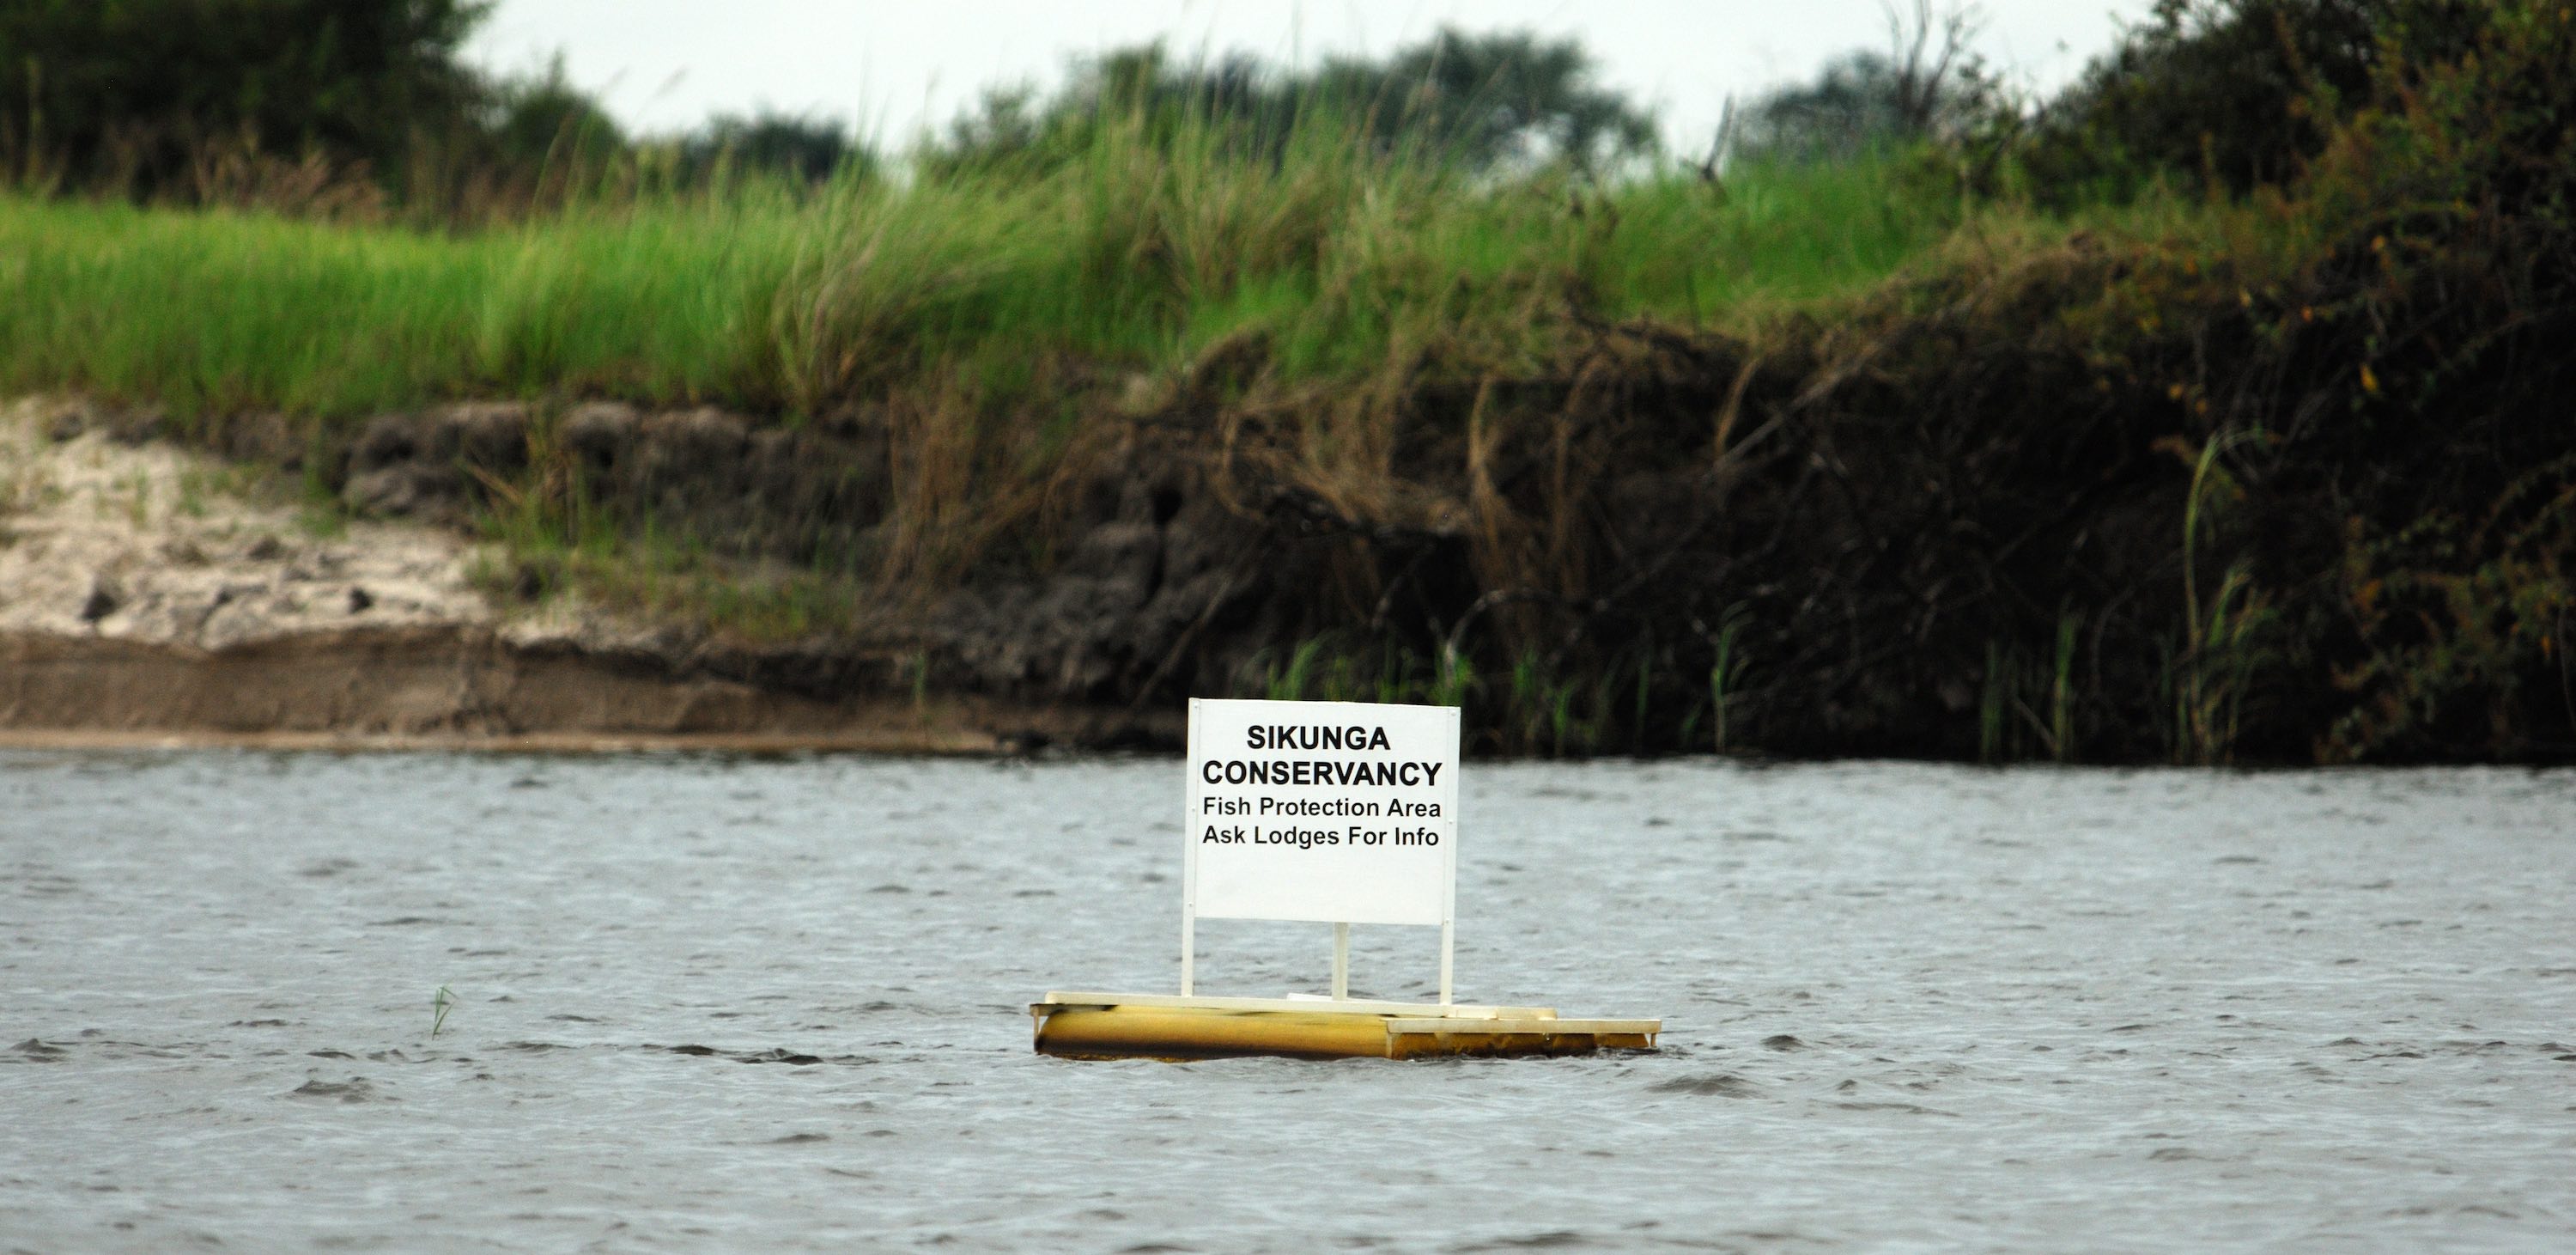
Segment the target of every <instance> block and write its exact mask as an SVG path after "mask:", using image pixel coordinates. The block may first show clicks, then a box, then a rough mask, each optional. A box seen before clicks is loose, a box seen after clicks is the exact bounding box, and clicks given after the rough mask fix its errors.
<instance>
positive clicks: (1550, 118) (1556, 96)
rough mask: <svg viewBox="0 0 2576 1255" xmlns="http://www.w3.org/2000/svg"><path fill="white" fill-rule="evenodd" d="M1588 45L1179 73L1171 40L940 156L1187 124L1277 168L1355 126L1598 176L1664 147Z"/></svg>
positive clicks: (997, 106) (1430, 51)
mask: <svg viewBox="0 0 2576 1255" xmlns="http://www.w3.org/2000/svg"><path fill="white" fill-rule="evenodd" d="M1591 74H1592V60H1591V57H1590V56H1589V55H1588V54H1587V53H1585V52H1584V51H1583V48H1582V45H1581V44H1580V43H1578V42H1576V41H1574V40H1570V39H1568V40H1544V39H1540V38H1539V37H1537V36H1535V35H1532V34H1529V33H1526V32H1517V33H1498V34H1481V35H1479V34H1468V33H1464V32H1460V31H1457V30H1453V29H1446V28H1444V29H1442V30H1441V31H1440V32H1439V33H1438V34H1436V35H1434V36H1433V37H1432V38H1430V39H1429V40H1426V41H1424V42H1422V43H1420V44H1416V45H1413V46H1410V47H1407V48H1401V49H1398V50H1396V51H1395V52H1394V53H1393V54H1391V55H1390V56H1388V57H1387V58H1385V59H1384V60H1376V59H1371V58H1364V57H1338V58H1333V59H1331V60H1328V61H1326V62H1325V63H1324V64H1323V65H1322V66H1320V67H1318V68H1317V69H1315V70H1314V71H1311V72H1308V73H1290V72H1284V71H1279V70H1276V69H1274V68H1272V67H1269V66H1267V65H1264V64H1263V63H1261V62H1259V61H1257V60H1254V59H1252V58H1249V57H1244V56H1239V55H1238V56H1230V57H1227V58H1224V59H1222V60H1219V61H1217V62H1214V63H1212V64H1199V65H1188V66H1184V65H1178V64H1176V63H1174V62H1173V61H1172V59H1171V58H1170V57H1169V56H1168V55H1167V54H1166V53H1165V51H1164V49H1163V47H1162V45H1160V44H1148V45H1144V46H1141V47H1135V48H1127V49H1121V50H1119V51H1116V52H1112V53H1109V54H1107V55H1105V56H1102V57H1098V58H1095V59H1092V60H1088V61H1084V62H1080V63H1078V64H1077V65H1076V67H1075V71H1074V74H1073V77H1072V79H1071V81H1070V82H1069V83H1068V84H1067V85H1066V86H1065V88H1064V89H1063V90H1062V91H1060V92H1058V93H1056V94H1055V95H1054V96H1053V97H1051V98H1048V99H1046V100H1043V101H1041V100H1039V99H1038V98H1037V96H1036V94H1035V93H1034V92H1032V91H1029V90H1027V89H1018V90H1010V91H1000V92H992V93H988V94H987V95H986V96H985V98H984V102H983V105H982V107H981V109H980V110H978V111H976V112H974V113H970V114H967V115H966V116H963V117H961V118H959V119H958V120H957V121H956V122H955V123H953V124H952V125H951V126H950V128H949V131H948V134H947V135H946V136H945V137H944V139H943V140H942V141H940V142H938V143H936V144H934V145H932V146H930V148H929V149H928V151H927V152H926V153H925V154H924V160H925V165H926V166H927V167H928V168H930V169H931V170H932V171H933V172H954V171H959V170H968V169H983V168H989V167H992V166H994V165H997V164H1004V163H1010V162H1039V163H1048V162H1055V161H1062V160H1065V159H1067V158H1069V157H1070V155H1071V154H1073V153H1076V152H1080V151H1082V150H1083V149H1085V148H1086V147H1088V146H1089V144H1090V142H1091V141H1092V139H1093V138H1094V137H1095V136H1096V135H1097V134H1098V133H1099V131H1100V128H1101V127H1103V126H1105V125H1115V126H1121V127H1141V128H1142V129H1143V131H1144V133H1145V134H1146V136H1147V137H1148V138H1149V139H1151V140H1154V141H1156V142H1162V141H1166V140H1168V139H1170V138H1172V137H1174V136H1177V135H1178V134H1180V133H1181V132H1182V130H1183V129H1184V128H1189V129H1193V130H1195V131H1196V132H1197V133H1200V134H1206V133H1208V132H1214V133H1215V135H1216V136H1217V138H1218V139H1219V141H1220V143H1221V146H1222V147H1223V148H1224V149H1226V150H1228V151H1231V152H1233V153H1235V154H1236V155H1238V156H1243V157H1246V158H1258V159H1268V160H1275V159H1277V157H1278V156H1279V155H1280V154H1281V152H1283V151H1284V149H1285V147H1286V145H1287V143H1288V141H1289V137H1290V136H1291V135H1292V134H1293V133H1294V132H1295V131H1296V130H1297V129H1298V128H1299V127H1301V126H1309V125H1314V126H1333V127H1347V128H1350V129H1352V130H1353V131H1355V132H1356V133H1357V134H1358V135H1359V136H1360V137H1361V138H1362V139H1363V141H1364V142H1366V143H1367V144H1368V145H1369V146H1370V147H1371V148H1373V149H1374V150H1376V151H1379V152H1396V151H1406V152H1410V153H1414V154H1417V155H1419V156H1422V157H1424V158H1425V159H1430V160H1439V161H1446V162H1454V163H1456V164H1458V165H1461V166H1464V167H1467V168H1469V169H1474V170H1492V169H1496V168H1501V167H1505V166H1514V165H1518V166H1531V165H1539V164H1547V163H1563V164H1565V165H1567V166H1570V167H1573V168H1576V169H1581V170H1596V169H1599V168H1602V167H1603V166H1605V165H1607V164H1609V163H1612V162H1615V161H1618V160H1620V159H1623V158H1626V157H1631V156H1636V155H1640V154H1644V153H1648V152H1651V151H1652V150H1653V147H1654V142H1655V127H1654V119H1653V118H1652V117H1651V116H1649V115H1648V114H1646V113H1645V112H1644V111H1642V110H1640V109H1637V108H1636V107H1634V106H1633V105H1631V104H1630V103H1629V102H1628V101H1627V99H1626V98H1625V97H1623V96H1621V95H1619V94H1618V93H1617V92H1614V91H1610V90H1607V89H1603V88H1598V87H1595V86H1593V85H1592V83H1591V81H1590V80H1591Z"/></svg>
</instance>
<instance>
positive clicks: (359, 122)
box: [0, 0, 491, 193]
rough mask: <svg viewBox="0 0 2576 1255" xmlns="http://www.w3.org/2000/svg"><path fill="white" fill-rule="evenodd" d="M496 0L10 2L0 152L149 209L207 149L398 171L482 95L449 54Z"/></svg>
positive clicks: (1, 58) (3, 24) (0, 23)
mask: <svg viewBox="0 0 2576 1255" xmlns="http://www.w3.org/2000/svg"><path fill="white" fill-rule="evenodd" d="M490 7H491V6H490V0H367V2H352V0H11V2H10V3H8V4H5V5H0V152H5V155H6V156H7V157H8V158H9V160H10V162H11V164H12V165H13V166H15V167H16V168H17V169H18V170H19V171H21V172H26V171H45V172H50V173H52V174H55V175H58V176H63V177H68V178H70V179H73V180H76V181H85V182H103V183H109V184H115V185H120V186H122V187H123V188H124V189H126V190H130V191H135V192H142V193H151V192H155V191H161V190H166V189H167V188H169V187H171V186H172V185H173V184H174V183H175V182H176V181H177V179H178V178H179V177H180V175H181V173H182V172H183V171H184V170H185V169H186V168H187V167H188V165H189V163H190V162H191V161H193V160H196V159H197V158H199V157H200V156H202V155H203V154H204V153H205V151H206V150H207V149H208V148H209V147H210V146H214V145H227V146H235V147H241V148H249V149H253V150H256V151H259V152H265V153H270V154H278V155H292V156H303V155H307V154H311V155H318V156H320V157H322V158H324V159H326V160H328V161H330V162H333V163H338V164H344V165H367V166H372V167H374V168H377V169H380V170H382V169H389V168H391V167H393V166H395V165H397V164H398V163H399V161H400V159H401V158H402V156H403V155H404V153H405V151H406V148H407V146H408V144H409V142H410V139H411V135H412V132H413V130H414V129H415V128H417V127H419V126H421V125H423V124H424V122H425V121H435V122H445V121H447V120H453V119H461V118H463V117H465V116H466V114H467V112H468V111H469V110H470V109H471V108H472V106H473V104H474V102H475V100H476V95H477V89H478V85H477V83H476V82H475V79H474V76H473V74H472V73H471V72H470V71H468V70H467V69H465V68H464V67H463V66H462V65H461V64H459V63H458V61H457V60H456V51H457V49H458V47H459V46H461V45H462V44H463V42H464V40H465V37H466V36H467V35H468V34H469V33H470V32H471V31H472V30H473V28H474V26H475V24H476V23H478V22H480V21H481V20H482V19H483V17H484V15H485V13H486V12H487V11H488V10H489V9H490Z"/></svg>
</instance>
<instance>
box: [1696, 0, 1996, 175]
mask: <svg viewBox="0 0 2576 1255" xmlns="http://www.w3.org/2000/svg"><path fill="white" fill-rule="evenodd" d="M1977 27H1978V18H1977V14H1976V12H1975V10H1973V9H1962V8H1952V9H1950V10H1948V11H1946V12H1944V13H1940V14H1937V15H1936V14H1935V13H1934V11H1933V8H1932V0H1915V4H1914V7H1913V9H1912V11H1911V12H1910V13H1908V12H1902V11H1899V10H1898V9H1897V8H1895V7H1894V5H1892V4H1891V5H1889V6H1888V8H1887V30H1888V50H1887V51H1886V52H1884V53H1881V52H1855V53H1851V54H1849V55H1847V56H1844V57H1842V58H1840V59H1838V60H1836V61H1834V62H1832V63H1831V64H1828V65H1827V66H1826V67H1825V69H1824V71H1823V72H1822V73H1820V74H1819V75H1817V77H1816V79H1815V81H1814V82H1811V83H1803V84H1799V85H1796V86H1792V87H1784V88H1781V89H1779V90H1777V91H1774V92H1771V93H1768V94H1766V95H1764V96H1763V97H1761V98H1760V99H1759V100H1757V101H1755V102H1754V103H1753V104H1752V105H1751V106H1750V107H1749V108H1747V109H1746V110H1744V112H1743V113H1742V114H1741V115H1740V117H1739V116H1733V115H1732V114H1731V116H1730V117H1729V119H1728V122H1727V124H1726V126H1725V127H1723V128H1721V134H1720V136H1719V138H1718V145H1719V148H1720V149H1721V150H1723V149H1730V148H1731V149H1734V150H1736V151H1738V152H1741V153H1745V154H1750V155H1759V156H1766V157H1773V158H1785V159H1790V160H1844V159H1848V158H1850V157H1853V156H1856V155H1858V154H1860V153H1862V152H1864V151H1867V150H1869V149H1873V148H1878V147H1882V146H1885V145H1888V144H1893V143H1903V142H1907V141H1911V140H1919V139H1930V138H1936V137H1940V136H1943V135H1946V134H1950V133H1954V132H1956V131H1958V130H1960V129H1962V128H1964V127H1966V126H1967V125H1969V124H1971V123H1972V122H1973V121H1975V120H1977V119H1978V118H1980V117H1981V116H1982V115H1984V114H1985V113H1987V112H1989V111H1991V109H1992V108H1993V107H1994V106H1995V104H1996V100H1997V88H1996V84H1995V82H1994V80H1993V79H1992V78H1991V77H1990V76H1988V75H1987V74H1986V73H1985V72H1984V70H1983V68H1982V67H1981V66H1979V65H1978V63H1977V61H1976V58H1975V57H1974V55H1973V54H1971V53H1970V52H1969V50H1968V44H1969V42H1970V41H1971V40H1973V39H1974V38H1975V37H1976V33H1977Z"/></svg>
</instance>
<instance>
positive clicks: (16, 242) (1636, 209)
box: [0, 132, 1962, 419]
mask: <svg viewBox="0 0 2576 1255" xmlns="http://www.w3.org/2000/svg"><path fill="white" fill-rule="evenodd" d="M1936 184H1937V180H1933V179H1930V178H1925V177H1922V176H1921V175H1920V172H1919V171H1918V170H1917V169H1916V167H1915V166H1914V165H1912V164H1909V163H1908V162H1907V161H1904V160H1900V159H1896V158H1889V159H1883V160H1876V161H1869V162H1863V163H1857V164H1853V165H1848V166H1823V165H1817V166H1806V167H1787V168H1779V169H1767V170H1766V169H1754V170H1743V171H1736V172H1731V173H1730V174H1729V175H1728V177H1727V178H1726V180H1725V181H1724V183H1723V184H1722V185H1721V184H1715V183H1709V182H1705V181H1702V180H1699V179H1695V178H1690V177H1682V176H1675V177H1662V178H1656V179H1650V180H1645V181H1641V182H1636V183H1630V184H1622V185H1618V186H1616V187H1615V188H1612V189H1609V190H1602V189H1599V188H1596V187H1590V186H1585V185H1579V184H1574V183H1570V182H1562V181H1556V180H1545V179H1541V180H1532V181H1494V180H1482V179H1477V178H1474V177H1471V176H1468V175H1466V174H1462V173H1458V172H1455V171H1449V170H1444V169H1442V168H1441V167H1440V166H1438V165H1437V164H1433V163H1424V164H1419V165H1416V164H1412V163H1408V162H1405V161H1402V160H1392V159H1381V158H1372V157H1368V156H1365V155H1363V154H1361V153H1358V152H1355V151H1352V150H1351V149H1350V148H1348V147H1345V146H1341V145H1323V144H1315V145H1307V146H1304V147H1301V148H1299V149H1298V150H1296V151H1295V152H1294V153H1293V154H1292V155H1291V157H1290V158H1289V159H1287V160H1285V161H1283V162H1281V163H1279V164H1277V165H1275V166H1274V165H1264V164H1256V163H1246V162H1242V161H1239V160H1232V159H1228V158H1225V157H1223V156H1221V155H1219V154H1217V153H1215V152H1194V151H1192V150H1191V149H1190V148H1189V147H1188V146H1187V145H1186V144H1184V145H1182V146H1180V147H1179V148H1178V149H1177V150H1176V149H1175V148H1174V147H1172V146H1170V145H1167V144H1148V143H1146V142H1144V141H1143V140H1142V139H1141V138H1138V137H1133V136H1122V135H1120V134H1118V133H1116V132H1109V133H1106V134H1104V135H1103V136H1102V137H1101V139H1100V140H1099V142H1098V143H1097V144H1096V145H1095V146H1094V148H1093V149H1092V150H1091V151H1089V152H1087V153H1085V154H1083V159H1082V160H1080V161H1078V162H1072V163H1068V164H1066V165H1065V166H1064V167H1063V168H1061V169H1058V170H1055V171H1052V172H1048V173H1045V174H1043V175H1039V176H1035V177H1028V176H1019V175H992V176H988V177H983V178H957V179H946V180H940V181H935V182H933V181H922V182H915V183H908V184H906V183H896V182H888V181H868V182H863V183H856V184H849V185H842V186H834V187H829V188H826V189H824V190H822V191H819V192H806V191H802V190H801V189H795V188H791V187H788V186H785V185H771V186H761V185H754V186H736V187H731V188H728V189H725V190H723V191H719V192H714V193H706V194H697V195H689V196H677V195H674V196H668V197H660V198H655V197H645V198H642V199H637V200H625V201H622V202H620V203H601V204H593V205H587V206H579V207H575V208H573V209H570V210H567V211H564V212H561V213H559V214H553V215H548V216H544V217H541V218H537V219H535V220H532V221H527V222H524V223H520V224H518V225H514V226H508V227H502V228H495V229H487V230H479V231H471V232H462V233H456V234H443V233H425V232H421V231H417V230H410V229H402V228H392V227H376V226H365V225H342V224H333V223H327V222H317V221H309V220H294V219H287V218H280V217H276V216H271V215H265V214H260V213H253V212H242V211H235V210H205V211H175V210H155V209H140V208H135V207H132V206H129V205H126V204H123V203H98V202H79V201H57V200H40V199H34V198H30V197H26V196H14V197H7V198H0V257H5V258H7V259H8V260H7V261H6V262H5V263H0V386H6V387H10V388H15V389H21V390H24V389H34V388H60V387H74V388H80V389H84V390H87V391H90V392H92V393H95V394H98V395H100V396H102V397H107V398H112V399H124V400H135V401H151V402H156V403H160V404H163V405H166V406H169V407H171V408H172V409H174V410H176V411H178V412H180V413H182V414H193V413H196V412H199V411H205V410H217V411H220V410H228V409H242V408H269V409H281V410H286V411H290V412H293V413H297V414H303V415H312V416H316V417H320V418H325V419H332V418H345V417H350V416H356V415H363V414H368V413H372V412H377V411H381V410H385V409H389V408H398V407H401V406H406V405H413V404H417V403H419V402H421V401H423V400H427V399H433V398H440V397H467V396H491V395H506V396H525V397H539V396H559V395H574V396H614V397H620V398H626V399H632V400H636V401H643V402H653V403H717V404H725V405H732V406H738V407H745V408H749V409H753V410H757V411H760V412H763V413H771V414H776V415H779V416H781V417H785V418H790V419H792V418H794V417H797V416H801V415H807V414H810V413H812V412H814V411H816V410H819V409H822V408H827V407H830V406H832V405H835V404H841V403H846V402H850V401H853V400H858V399H864V398H867V397H870V396H874V395H878V394H881V393H882V392H883V391H884V390H885V389H887V388H889V387H897V386H905V385H916V384H920V383H923V382H925V381H928V380H932V379H945V380H948V381H950V382H954V383H959V384H964V385H969V386H973V387H976V388H978V389H981V390H984V391H988V392H999V393H1007V392H1009V391H1011V390H1012V389H1013V387H1014V385H1016V384H1020V383H1021V382H1022V380H1023V378H1024V377H1026V376H1028V375H1031V374H1033V373H1034V372H1035V371H1036V369H1037V367H1038V364H1039V363H1041V362H1042V361H1044V360H1046V359H1049V358H1063V359H1070V360H1078V361H1080V362H1081V363H1083V364H1085V365H1086V366H1091V367H1097V368H1105V369H1117V370H1122V371H1149V372H1151V371H1175V370H1181V369H1186V368H1187V366H1188V365H1189V364H1190V363H1191V362H1193V361H1195V360H1197V359H1198V358H1199V356H1200V355H1202V354H1203V353H1205V352H1206V351H1207V350H1208V349H1209V348H1210V347H1211V346H1213V345H1216V344H1220V343H1223V342H1225V341H1227V340H1229V339H1233V338H1240V337H1244V336H1247V335H1260V336H1264V337H1268V338H1270V339H1271V340H1272V341H1273V342H1274V343H1275V345H1276V349H1275V353H1274V358H1275V361H1276V363H1277V367H1278V370H1277V375H1278V379H1279V381H1280V382H1282V383H1286V384H1299V383H1305V382H1332V383H1350V382H1354V381H1357V380H1360V379H1364V378H1367V377H1371V376H1374V375H1376V374H1378V373H1380V372H1381V371H1383V370H1385V369H1387V368H1388V366H1389V363H1390V358H1391V357H1401V356H1402V355H1404V354H1406V353H1407V352H1416V353H1418V352H1420V351H1422V350H1423V349H1425V348H1427V347H1429V346H1430V345H1432V344H1433V343H1435V342H1455V343H1457V344H1461V345H1468V346H1473V347H1474V348H1475V349H1476V350H1477V351H1479V352H1483V353H1488V354H1492V355H1495V356H1497V357H1501V358H1509V357H1510V356H1512V355H1515V354H1518V355H1523V356H1527V355H1530V354H1535V353H1540V352H1543V351H1544V350H1545V348H1546V347H1547V346H1546V337H1547V333H1548V328H1549V325H1550V324H1552V323H1554V322H1557V321H1559V320H1560V319H1561V318H1562V316H1563V314H1564V313H1565V311H1566V310H1567V309H1568V308H1569V307H1576V306H1579V307H1580V308H1582V309H1584V310H1585V311H1586V312H1588V313H1591V314H1593V315H1596V316H1600V317H1606V318H1612V319H1619V318H1629V317H1636V316H1653V317H1657V318H1663V319H1670V320H1673V321H1676V322H1678V323H1681V324H1685V325H1719V326H1734V327H1744V326H1750V325H1752V324H1753V323H1755V322H1757V321H1758V320H1760V319H1761V318H1763V317H1766V316H1769V315H1772V314H1776V313H1780V312H1784V311H1788V310H1793V309H1800V308H1806V307H1810V306H1814V305H1817V304H1820V303H1822V304H1830V303H1831V302H1833V301H1835V300H1837V299H1843V298H1847V297H1849V296H1851V295H1853V294H1856V293H1859V292H1862V291H1865V290H1867V289H1868V288H1869V287H1870V286H1871V285H1873V284H1875V283H1877V282H1879V281H1881V280H1883V279H1885V278H1886V277H1887V276H1888V275H1889V274H1891V273H1893V272H1894V271H1896V270H1897V269H1898V268H1899V267H1901V266H1903V265H1905V264H1907V263H1908V262H1911V261H1914V260H1916V259H1918V258H1920V257H1922V256H1923V255H1924V254H1925V253H1926V252H1927V251H1930V250H1932V249H1935V248H1937V247H1938V246H1940V244H1941V243H1942V242H1943V241H1944V240H1945V239H1946V238H1948V237H1949V236H1950V234H1951V232H1952V230H1953V229H1954V228H1955V227H1956V226H1957V225H1958V222H1959V220H1960V218H1961V214H1962V209H1961V204H1960V201H1959V198H1958V196H1957V194H1956V192H1955V191H1954V190H1948V189H1940V188H1938V187H1937V186H1936Z"/></svg>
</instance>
